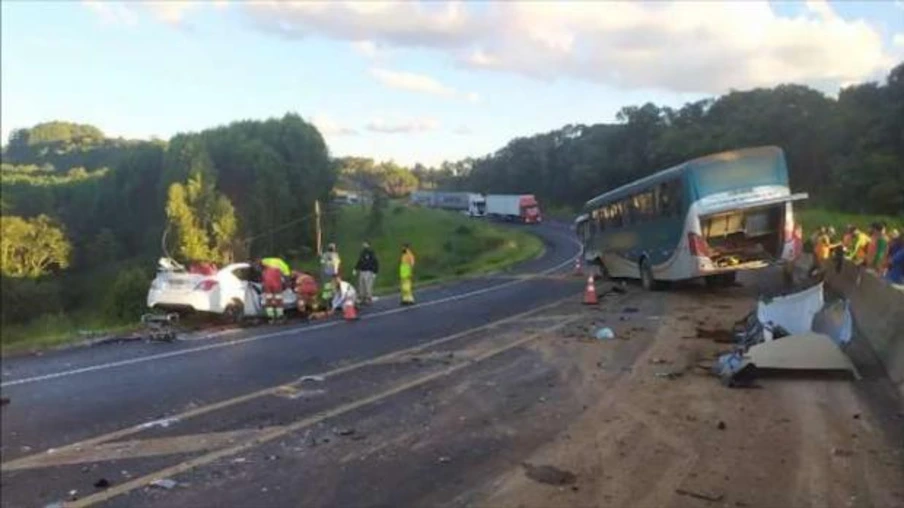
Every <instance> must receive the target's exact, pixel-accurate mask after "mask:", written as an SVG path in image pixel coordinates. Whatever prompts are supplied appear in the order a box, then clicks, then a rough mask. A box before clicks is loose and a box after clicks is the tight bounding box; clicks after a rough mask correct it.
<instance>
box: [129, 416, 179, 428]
mask: <svg viewBox="0 0 904 508" xmlns="http://www.w3.org/2000/svg"><path fill="white" fill-rule="evenodd" d="M178 421H179V419H178V418H175V417H173V418H160V419H158V420H153V421H150V422H147V423H142V424H141V425H140V426H139V427H138V428H139V429H150V428H154V427H163V428H164V429H165V428H167V427H169V426H170V425H172V424H174V423H177V422H178Z"/></svg>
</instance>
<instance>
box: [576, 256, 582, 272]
mask: <svg viewBox="0 0 904 508" xmlns="http://www.w3.org/2000/svg"><path fill="white" fill-rule="evenodd" d="M574 274H575V275H584V270H583V269H582V268H581V256H578V257H576V258H574Z"/></svg>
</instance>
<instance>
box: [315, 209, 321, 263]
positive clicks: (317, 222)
mask: <svg viewBox="0 0 904 508" xmlns="http://www.w3.org/2000/svg"><path fill="white" fill-rule="evenodd" d="M314 221H315V223H314V228H315V231H316V232H317V255H318V256H322V255H323V236H322V230H321V229H320V200H319V199H315V200H314Z"/></svg>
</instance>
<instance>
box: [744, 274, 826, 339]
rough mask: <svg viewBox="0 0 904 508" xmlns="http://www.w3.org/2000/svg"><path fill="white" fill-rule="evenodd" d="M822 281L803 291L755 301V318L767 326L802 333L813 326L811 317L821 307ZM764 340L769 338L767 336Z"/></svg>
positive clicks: (822, 303) (822, 301) (822, 300)
mask: <svg viewBox="0 0 904 508" xmlns="http://www.w3.org/2000/svg"><path fill="white" fill-rule="evenodd" d="M824 305H825V301H824V299H823V283H822V282H820V283H819V284H816V285H814V286H812V287H809V288H807V289H805V290H803V291H799V292H797V293H792V294H790V295H783V296H776V297H774V298H772V299H769V300H764V299H761V300H760V301H759V302H757V312H756V314H757V319H759V320H760V323H762V324H763V325H766V326H767V328H774V327H775V326H776V325H777V326H781V327H782V328H784V329H785V330H787V331H788V332H789V333H791V334H792V335H793V334H803V333H808V332H810V331H811V330H812V329H813V328H812V326H813V317H814V316H816V314H817V313H818V312H819V311H820V310H821V309H822V308H823V306H824ZM766 340H771V337H769V336H767V337H766Z"/></svg>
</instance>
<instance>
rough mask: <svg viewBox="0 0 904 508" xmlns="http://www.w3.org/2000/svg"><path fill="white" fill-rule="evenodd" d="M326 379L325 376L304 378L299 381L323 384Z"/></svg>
mask: <svg viewBox="0 0 904 508" xmlns="http://www.w3.org/2000/svg"><path fill="white" fill-rule="evenodd" d="M324 379H325V378H324V377H323V376H302V377H301V379H299V381H300V382H302V383H304V382H305V381H313V382H316V383H322V382H323V381H324Z"/></svg>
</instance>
